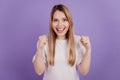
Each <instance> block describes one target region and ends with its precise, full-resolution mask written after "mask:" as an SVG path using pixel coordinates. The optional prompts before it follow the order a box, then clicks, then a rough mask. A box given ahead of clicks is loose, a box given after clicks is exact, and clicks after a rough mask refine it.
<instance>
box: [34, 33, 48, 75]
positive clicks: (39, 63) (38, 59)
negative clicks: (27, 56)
mask: <svg viewBox="0 0 120 80" xmlns="http://www.w3.org/2000/svg"><path fill="white" fill-rule="evenodd" d="M46 42H47V37H46V36H45V35H43V36H40V37H39V41H38V44H37V52H36V54H35V58H34V60H33V64H34V68H35V71H36V73H37V74H38V75H41V74H42V73H43V72H44V71H45V67H46V66H45V60H44V58H43V55H44V54H43V50H44V46H45V44H46Z"/></svg>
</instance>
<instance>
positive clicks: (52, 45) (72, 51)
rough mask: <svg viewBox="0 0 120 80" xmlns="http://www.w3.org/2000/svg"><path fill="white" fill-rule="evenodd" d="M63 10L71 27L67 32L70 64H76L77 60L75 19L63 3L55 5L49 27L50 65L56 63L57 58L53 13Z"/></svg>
mask: <svg viewBox="0 0 120 80" xmlns="http://www.w3.org/2000/svg"><path fill="white" fill-rule="evenodd" d="M57 10H58V11H62V12H63V13H64V14H65V16H66V18H67V20H68V22H69V25H70V26H69V29H68V32H67V33H66V38H67V39H68V64H69V65H70V66H73V65H74V64H75V60H76V53H75V42H74V29H73V21H72V15H71V14H70V11H69V9H68V8H67V7H66V6H65V5H62V4H59V5H55V6H54V7H53V8H52V11H51V15H50V28H49V30H50V31H49V40H48V47H49V49H48V62H49V64H50V65H54V58H55V42H56V37H57V35H56V33H55V32H54V30H53V29H52V21H53V15H54V13H55V11H57Z"/></svg>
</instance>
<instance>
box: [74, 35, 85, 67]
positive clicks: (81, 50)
mask: <svg viewBox="0 0 120 80" xmlns="http://www.w3.org/2000/svg"><path fill="white" fill-rule="evenodd" d="M80 39H81V37H80V36H77V44H76V47H77V48H76V49H77V50H76V53H77V65H79V64H80V63H81V61H82V58H83V56H84V54H85V51H86V50H85V47H84V46H83V45H82V43H81V42H80Z"/></svg>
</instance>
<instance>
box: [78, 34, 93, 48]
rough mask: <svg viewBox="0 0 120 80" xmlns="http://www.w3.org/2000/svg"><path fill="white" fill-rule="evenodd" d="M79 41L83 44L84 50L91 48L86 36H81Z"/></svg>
mask: <svg viewBox="0 0 120 80" xmlns="http://www.w3.org/2000/svg"><path fill="white" fill-rule="evenodd" d="M80 42H81V43H82V44H83V46H84V47H85V48H86V50H90V49H91V44H90V40H89V37H88V36H81V39H80Z"/></svg>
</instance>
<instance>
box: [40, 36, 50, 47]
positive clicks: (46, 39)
mask: <svg viewBox="0 0 120 80" xmlns="http://www.w3.org/2000/svg"><path fill="white" fill-rule="evenodd" d="M47 41H48V38H47V36H46V35H42V36H40V37H39V41H38V49H43V48H44V46H45V44H46V43H47Z"/></svg>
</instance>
